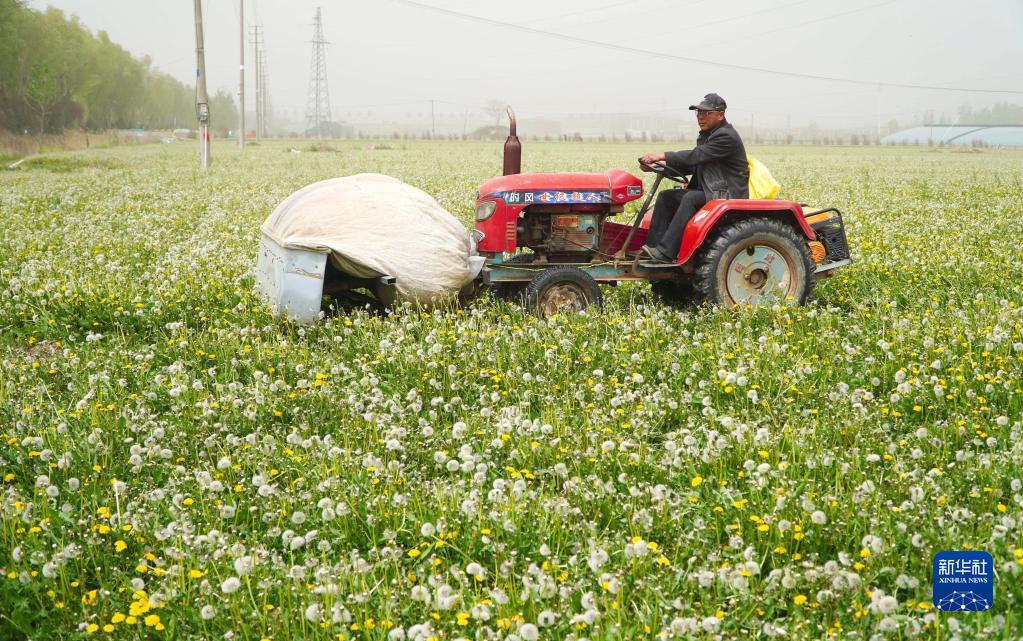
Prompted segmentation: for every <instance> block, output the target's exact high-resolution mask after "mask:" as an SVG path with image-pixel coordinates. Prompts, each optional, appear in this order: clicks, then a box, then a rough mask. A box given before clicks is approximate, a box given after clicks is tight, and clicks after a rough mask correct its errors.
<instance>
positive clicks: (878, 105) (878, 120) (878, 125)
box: [877, 85, 881, 145]
mask: <svg viewBox="0 0 1023 641" xmlns="http://www.w3.org/2000/svg"><path fill="white" fill-rule="evenodd" d="M877 144H879V145H880V144H881V85H878V86H877Z"/></svg>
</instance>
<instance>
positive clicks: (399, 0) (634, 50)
mask: <svg viewBox="0 0 1023 641" xmlns="http://www.w3.org/2000/svg"><path fill="white" fill-rule="evenodd" d="M391 2H394V3H396V4H401V5H405V6H408V7H413V8H415V9H421V10H424V11H433V12H435V13H440V14H443V15H447V16H451V17H455V18H461V19H463V20H471V21H474V22H479V23H482V24H487V25H491V26H496V27H504V28H506V29H512V30H515V31H521V32H524V33H529V34H532V35H538V36H546V37H549V38H557V39H559V40H565V41H568V42H576V43H581V44H585V45H590V46H594V47H603V48H605V49H613V50H615V51H621V52H623V53H631V54H637V55H643V56H651V57H654V58H663V59H666V60H677V61H680V62H688V63H691V64H698V65H705V66H710V67H718V68H721V69H733V70H737V71H749V72H754V73H766V74H772V75H776V76H786V77H789V78H802V79H804V80H824V81H828V82H844V83H847V84H855V85H864V86H870V87H891V88H895V89H923V90H928V91H949V92H957V93H988V94H1016V95H1018V94H1023V90H1020V91H1013V90H1008V89H978V88H959V87H939V86H932V85H917V84H908V83H898V82H878V81H876V80H859V79H856V78H838V77H835V76H820V75H816V74H809V73H800V72H797V71H781V70H778V69H766V68H764V67H752V66H746V65H737V64H731V63H726V62H715V61H713V60H704V59H702V58H693V57H690V56H682V55H678V54H672V53H667V52H663V51H651V50H649V49H640V48H638V47H630V46H627V45H621V44H615V43H611V42H602V41H599V40H590V39H588V38H580V37H578V36H572V35H569V34H565V33H557V32H554V31H545V30H543V29H536V28H533V27H527V26H524V25H520V24H515V23H510V22H501V21H500V20H491V19H490V18H485V17H483V16H477V15H473V14H470V13H462V12H460V11H452V10H450V9H444V8H442V7H436V6H433V5H429V4H424V3H422V2H415V1H414V0H391Z"/></svg>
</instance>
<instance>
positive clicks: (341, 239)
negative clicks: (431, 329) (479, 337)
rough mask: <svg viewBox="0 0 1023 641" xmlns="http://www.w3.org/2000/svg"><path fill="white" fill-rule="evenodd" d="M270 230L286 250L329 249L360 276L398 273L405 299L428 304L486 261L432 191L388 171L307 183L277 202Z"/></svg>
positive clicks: (342, 266) (450, 292)
mask: <svg viewBox="0 0 1023 641" xmlns="http://www.w3.org/2000/svg"><path fill="white" fill-rule="evenodd" d="M262 231H263V233H264V234H266V235H267V236H269V237H270V238H272V239H273V240H274V241H276V242H277V243H278V244H280V245H281V246H282V247H284V248H287V249H307V250H312V251H317V252H322V253H328V254H330V259H331V262H333V263H334V265H335V266H336V267H337V268H338V269H340V270H341V271H343V272H345V273H348V274H351V275H353V276H356V277H359V278H373V277H376V276H382V275H388V276H394V277H395V279H396V281H395V286H396V288H397V291H398V297H399V298H400V299H402V300H408V301H412V302H416V303H421V304H430V303H437V302H441V301H442V300H444V299H446V298H449V297H451V296H452V295H454V294H456V293H457V292H458V290H459V289H461V288H462V286H464V285H466V284H467V283H469V281H471V280H472V279H473V278H475V277H476V275H477V274H478V273H479V270H480V266H481V264H482V260H481V259H480V258H479V257H476V256H475V254H476V248H475V242H473V240H472V239H471V238H470V236H469V233H468V232H467V231H466V229H465V227H464V226H463V225H462V224H461V223H460V222H458V220H457V219H456V218H455V217H454V216H452V215H451V214H450V213H448V212H447V211H445V210H444V209H443V208H442V207H441V206H440V205H438V204H437V201H435V200H434V199H433V198H431V197H430V196H429V195H428V194H427V193H425V192H424V191H422V190H420V189H416V188H415V187H413V186H411V185H407V184H405V183H403V182H401V181H400V180H398V179H396V178H392V177H390V176H384V175H381V174H358V175H355V176H345V177H343V178H333V179H330V180H323V181H320V182H318V183H313V184H311V185H309V186H307V187H304V188H302V189H300V190H298V191H296V192H295V193H293V194H292V195H290V196H288V198H286V199H285V200H284V202H282V203H281V204H280V205H278V206H277V208H276V209H275V210H274V211H273V213H272V214H270V217H269V218H267V219H266V222H264V223H263V227H262ZM470 257H473V260H470Z"/></svg>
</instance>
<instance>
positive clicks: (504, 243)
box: [476, 109, 850, 316]
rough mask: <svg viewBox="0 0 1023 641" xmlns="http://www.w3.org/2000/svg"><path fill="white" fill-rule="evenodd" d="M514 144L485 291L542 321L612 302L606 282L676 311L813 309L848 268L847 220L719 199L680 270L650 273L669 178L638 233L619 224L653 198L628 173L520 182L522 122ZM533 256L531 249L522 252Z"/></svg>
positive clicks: (481, 245)
mask: <svg viewBox="0 0 1023 641" xmlns="http://www.w3.org/2000/svg"><path fill="white" fill-rule="evenodd" d="M508 116H509V118H510V121H511V132H510V135H509V137H508V140H507V141H506V142H505V156H504V174H505V175H504V176H501V177H499V178H493V179H491V180H488V181H487V182H485V183H483V184H482V185H481V186H480V188H479V192H478V193H477V198H476V231H477V238H478V243H477V247H478V250H479V252H480V254H481V255H482V256H485V257H486V258H487V262H486V265H485V267H484V268H483V271H482V274H481V277H482V279H483V282H484V283H485V284H487V285H489V286H490V287H491V289H492V290H493V291H494V292H495V293H496V294H497V295H498V296H501V297H504V298H509V299H516V300H519V301H522V302H523V303H524V304H525V306H526V307H527V308H529V309H531V310H534V311H536V312H537V313H539V314H540V315H543V316H550V315H552V314H555V313H559V312H565V311H581V310H583V309H585V308H586V307H588V306H590V305H594V304H597V305H599V304H601V302H602V296H601V293H600V288H599V287H598V283H604V284H612V285H615V284H618V283H620V282H622V281H629V280H644V281H650V282H651V286H652V288H653V291H654V293H655V294H657V295H659V296H660V297H662V298H664V299H666V300H669V301H685V300H692V301H699V300H707V301H709V302H711V303H715V304H721V305H729V306H730V305H736V304H743V303H748V304H759V303H764V302H767V301H770V300H779V301H789V300H791V301H795V302H798V303H802V302H804V301H805V300H806V297H807V296H808V295H809V293H810V290H811V289H812V288H813V286H814V283H815V282H816V281H817V279H819V278H824V277H828V276H831V275H832V274H833V273H834V270H835V269H837V268H839V267H842V266H843V265H848V264H849V263H850V259H849V246H848V244H847V242H846V237H845V227H844V225H843V223H842V214H841V213H840V212H839V211H838V209H835V208H829V209H821V210H816V211H804V210H803V207H802V206H801V205H800V203H797V202H793V201H789V200H735V199H733V200H711V201H709V202H707V204H706V205H704V206H703V208H701V209H700V210H699V211H698V212H697V213H696V214H695V215H694V216H693V218H692V219H691V220H690V221H689V224H688V225H687V226H686V228H685V232H684V233H683V237H682V245H681V247H680V248H679V252H678V256H677V257H676V259H675V262H674V263H644V262H641V260H640V258H639V252H638V250H639V248H640V247H641V246H642V245H643V244H644V242H645V241H646V234H647V229H646V228H647V226H648V224H649V214H648V210H649V208H650V203H651V202H652V200H653V197H654V196H655V195H656V193H657V190H658V188H659V187H660V186H661V182H662V180H663V179H665V178H667V179H669V180H673V181H676V182H680V183H683V184H684V183H685V177H684V176H681V175H678V174H676V173H675V172H673V170H671V169H670V168H669V167H667V166H664V165H658V166H655V167H650V168H649V169H652V170H653V171H655V172H656V174H657V177H656V179H655V181H654V185H653V188H652V189H651V190H650V192H649V194H647V198H646V200H645V201H644V203H643V206H642V207H641V208H640V210H639V212H638V213H637V215H636V218H635V220H634V221H633V223H632V224H631V225H623V224H620V223H616V222H613V221H612V220H610V218H611V217H612V216H614V215H615V214H619V213H622V212H623V211H624V209H625V203H627V202H630V201H633V200H637V199H639V198H641V197H642V196H643V182H642V181H641V180H640V179H639V178H637V177H636V176H633V175H632V174H630V173H628V172H625V171H621V170H619V169H611V170H609V171H607V172H605V173H525V174H524V173H520V169H521V147H520V144H519V141H518V138H517V137H516V135H515V116H514V114H513V113H512V111H511V109H509V110H508ZM524 249H528V250H530V251H522V250H524Z"/></svg>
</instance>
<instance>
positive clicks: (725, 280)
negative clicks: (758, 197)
mask: <svg viewBox="0 0 1023 641" xmlns="http://www.w3.org/2000/svg"><path fill="white" fill-rule="evenodd" d="M814 269H815V266H814V262H813V257H812V255H811V254H810V248H809V247H808V246H807V244H806V239H805V238H803V236H802V235H801V234H799V233H797V232H796V230H795V229H793V228H792V227H791V226H790V225H788V224H786V223H785V222H783V221H781V220H776V219H770V218H752V219H746V220H739V221H736V222H734V223H731V224H729V225H727V226H726V227H724V228H723V229H722V230H721V232H720V233H719V234H718V236H717V237H716V238H714V239H713V240H712V241H711V242H710V244H709V246H708V247H707V249H706V250H705V251H704V252H703V254H702V256H701V257H700V259H699V260H698V263H697V268H696V276H697V278H696V285H697V287H698V288H699V289H700V292H701V293H702V294H703V295H704V296H705V297H706V298H707V300H708V301H709V302H711V303H715V304H718V305H725V306H728V307H731V306H732V305H740V304H749V305H761V304H765V303H769V302H772V301H794V302H796V303H798V304H802V303H803V302H804V301H805V300H806V297H807V296H808V295H809V294H810V290H811V289H812V288H813V284H814Z"/></svg>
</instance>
